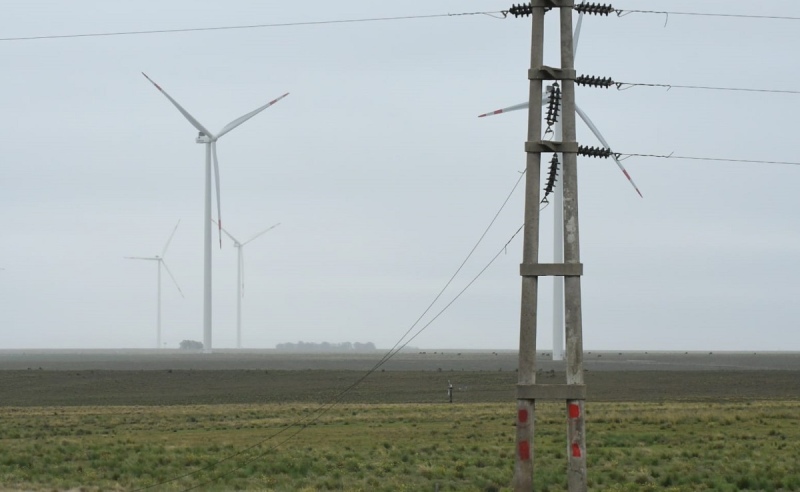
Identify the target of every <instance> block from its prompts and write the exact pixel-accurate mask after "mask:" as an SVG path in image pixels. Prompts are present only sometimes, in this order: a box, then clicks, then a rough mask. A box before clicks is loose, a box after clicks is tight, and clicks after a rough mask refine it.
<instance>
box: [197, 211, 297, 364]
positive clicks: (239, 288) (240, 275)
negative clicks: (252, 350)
mask: <svg viewBox="0 0 800 492" xmlns="http://www.w3.org/2000/svg"><path fill="white" fill-rule="evenodd" d="M213 222H214V223H215V224H218V223H217V221H216V220H214V221H213ZM279 225H281V224H280V222H278V223H277V224H275V225H274V226H271V227H268V228H267V229H264V230H263V231H261V232H259V233H258V234H256V235H255V236H253V237H251V238H250V239H248V240H247V241H245V242H241V241H239V240H238V239H236V238H235V237H233V235H232V234H231V233H230V232H228V231H227V230H226V229H225V228H224V227H223V228H222V232H224V233H225V234H226V235H227V236H228V237H229V238H231V240H232V241H233V247H234V248H236V249H237V250H238V257H239V258H238V262H237V265H238V266H237V267H236V348H242V298H243V297H244V252H243V251H242V249H243V248H244V247H245V245H246V244H248V243H251V242H253V241H255V240H256V239H257V238H259V237H261V236H263V235H264V234H266V233H267V232H269V231H271V230H272V229H275V228H276V227H278V226H279Z"/></svg>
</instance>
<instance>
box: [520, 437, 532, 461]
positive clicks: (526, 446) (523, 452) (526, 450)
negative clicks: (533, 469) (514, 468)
mask: <svg viewBox="0 0 800 492" xmlns="http://www.w3.org/2000/svg"><path fill="white" fill-rule="evenodd" d="M519 459H521V460H523V461H528V460H529V459H531V445H530V443H529V442H528V441H520V443H519Z"/></svg>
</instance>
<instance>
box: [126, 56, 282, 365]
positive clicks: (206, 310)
mask: <svg viewBox="0 0 800 492" xmlns="http://www.w3.org/2000/svg"><path fill="white" fill-rule="evenodd" d="M142 75H144V76H145V78H146V79H147V80H149V81H150V83H152V84H153V85H154V86H155V87H156V89H158V90H159V91H161V93H162V94H164V96H165V97H166V98H167V99H169V102H171V103H172V104H173V105H174V106H175V107H176V108H177V109H178V111H180V112H181V114H182V115H183V116H184V117H185V118H186V119H187V120H189V123H191V124H192V126H193V127H195V128H197V130H198V131H199V132H200V134H199V135H198V136H197V139H196V140H195V141H196V142H197V143H201V144H205V146H206V168H205V171H206V173H205V174H206V182H205V219H204V221H203V223H204V224H205V240H204V254H203V351H204V352H206V353H210V352H211V158H212V156H213V158H214V182H215V183H216V192H217V220H218V221H219V229H220V238H219V244H220V247H222V232H221V231H222V214H221V206H220V203H219V161H218V160H217V140H219V138H220V137H222V136H223V135H225V134H226V133H228V132H230V131H231V130H233V129H234V128H236V127H237V126H239V125H241V124H242V123H244V122H245V121H247V120H249V119H250V118H252V117H253V116H255V115H257V114H258V113H260V112H262V111H264V110H265V109H267V108H268V107H270V106H272V105H273V104H275V103H276V102H278V101H280V100H281V99H283V98H284V97H286V96H288V95H289V93H288V92H287V93H286V94H284V95H282V96H280V97H279V98H277V99H273V100H272V101H270V102H268V103H267V104H265V105H263V106H261V107H260V108H257V109H255V110H253V111H251V112H249V113H247V114H246V115H244V116H240V117H239V118H236V119H235V120H233V121H231V122H230V123H228V124H227V125H225V126H224V127H223V128H222V130H220V131H219V132H218V133H217V134H216V135H214V134H213V133H211V132H210V131H208V130H207V129H206V127H204V126H203V125H202V124H200V122H199V121H197V119H195V117H194V116H192V115H191V114H189V113H188V112H187V111H186V110H185V109H183V107H182V106H181V105H180V104H178V102H177V101H176V100H175V99H172V97H170V95H169V94H167V93H166V92H165V91H164V89H162V88H161V87H159V85H158V84H156V83H155V82H153V80H152V79H150V77H148V76H147V74H145V73H144V72H142Z"/></svg>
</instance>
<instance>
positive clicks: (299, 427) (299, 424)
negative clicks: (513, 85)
mask: <svg viewBox="0 0 800 492" xmlns="http://www.w3.org/2000/svg"><path fill="white" fill-rule="evenodd" d="M524 176H525V171H523V172H521V173H520V176H519V178H517V181H516V182H515V183H514V186H513V187H512V188H511V191H510V192H509V193H508V195H507V196H506V198H505V200H503V203H502V204H501V205H500V208H499V210H498V211H497V213H495V215H494V216H493V217H492V220H491V221H490V222H489V225H488V226H487V227H486V229H485V230H484V231H483V233H482V234H481V236H480V237H479V238H478V240H477V242H476V243H475V245H474V246H473V247H472V249H471V250H470V252H469V253H468V254H467V256H466V258H465V259H464V261H462V262H461V264H460V265H459V266H458V268H457V269H456V271H455V273H453V275H452V276H451V277H450V279H449V280H448V281H447V283H446V284H445V285H444V287H442V289H441V290H440V291H439V293H438V294H437V295H436V296H435V297H434V299H433V301H431V303H430V304H429V305H428V307H427V308H425V310H424V311H423V313H422V314H421V315H420V316H419V317H418V318H417V320H416V321H414V323H413V324H412V325H411V327H410V328H409V329H408V330H406V332H405V333H404V334H403V336H401V337H400V339H399V340H398V341H397V342H396V343H395V344H394V345H393V346H392V348H390V349H389V350H388V351H387V352H386V354H384V356H383V357H382V358H381V359H380V360H379V361H378V362H377V363H376V364H375V365H374V366H373V367H372V368H371V369H369V370H368V371H367V372H365V373H364V374H362V375H361V377H359V378H358V379H357V380H356V381H355V382H353V383H352V384H350V385H349V386H348V387H346V388H345V389H344V390H342V391H340V392H339V393H338V394H337V395H336V396H334V397H333V398H332V399H330V400H329V401H328V402H326V403H323V404H321V405H320V406H319V407H317V410H316V411H315V413H314V414H312V415H310V416H308V417H304V418H302V419H298V420H295V421H294V422H292V423H290V424H289V425H287V426H285V427H283V428H281V429H280V430H279V431H277V432H275V433H273V434H271V435H269V436H267V437H265V438H264V439H262V440H260V441H258V442H257V443H255V444H252V445H250V446H247V447H245V448H244V449H242V450H240V451H237V452H235V453H233V454H230V455H228V456H226V457H224V458H222V459H219V460H217V461H215V462H213V463H210V464H208V465H206V466H203V467H201V468H198V469H196V470H193V471H191V472H187V473H184V474H182V475H178V476H175V477H172V478H170V479H167V480H163V481H161V482H157V483H153V484H151V485H148V486H145V487H140V488H137V489H134V492H136V491H141V490H147V489H151V488H153V487H157V486H159V485H165V484H168V483H171V482H175V481H177V480H180V479H182V478H186V477H189V476H192V475H195V474H197V473H199V472H201V471H205V470H210V469H211V468H214V467H215V466H217V465H219V464H221V463H224V462H226V461H229V460H231V459H233V458H235V457H237V456H241V455H243V454H245V453H247V452H248V451H251V450H254V449H256V448H258V447H260V446H261V445H263V444H264V443H266V442H268V441H270V440H271V439H274V438H276V437H278V436H280V435H281V434H283V433H284V432H287V431H289V430H290V429H292V428H296V430H295V431H294V432H293V433H291V434H289V435H288V436H287V437H286V438H285V439H284V440H282V441H280V442H278V443H276V444H274V445H273V446H270V447H269V448H268V449H267V450H265V451H264V452H263V453H261V454H258V455H257V456H255V457H254V458H251V459H248V460H246V461H245V462H244V463H242V464H240V465H239V466H237V467H235V468H233V469H231V470H228V471H227V472H224V473H220V474H219V475H217V476H215V477H213V478H212V479H210V480H209V481H206V482H203V483H200V484H197V485H195V486H193V487H190V488H188V489H184V490H194V489H196V488H198V487H202V486H204V485H208V484H210V483H213V482H215V481H216V480H218V479H219V478H221V477H224V476H225V475H228V474H230V473H232V472H233V471H236V470H238V469H241V468H242V467H244V466H246V465H248V464H249V463H251V462H253V461H255V460H256V459H259V458H261V457H263V456H264V455H265V454H266V453H268V452H269V451H271V450H273V449H275V448H277V447H279V446H281V445H282V444H284V443H286V442H288V441H289V440H291V439H292V438H293V437H294V436H296V435H297V434H299V433H300V432H302V431H303V429H305V428H306V427H307V426H308V425H310V424H312V423H314V422H316V421H317V420H319V419H320V418H321V417H322V416H323V415H324V414H325V413H327V412H328V411H329V410H330V409H331V408H333V407H334V406H336V405H337V404H338V403H339V402H340V401H341V400H342V398H343V397H344V396H345V395H346V394H347V393H348V392H350V391H351V390H353V389H354V388H355V387H356V386H358V385H359V384H361V383H362V382H363V381H364V380H365V379H366V378H367V377H369V376H370V375H372V374H373V373H374V372H375V371H377V370H378V369H379V368H380V367H381V366H382V365H384V364H385V363H386V362H388V361H389V360H390V359H391V358H392V357H394V356H395V355H397V354H398V353H399V352H400V351H401V350H402V349H404V348H405V347H406V346H407V345H408V344H409V343H411V341H412V340H414V339H415V338H416V337H417V336H419V335H420V334H421V333H422V332H423V331H424V330H425V329H426V328H428V326H430V325H431V324H432V323H433V322H434V321H436V319H438V318H439V317H440V316H441V315H442V314H443V313H444V312H445V311H446V310H447V309H449V308H450V306H451V305H452V304H453V303H455V301H456V300H457V299H458V298H459V297H461V295H462V294H464V292H466V290H467V289H468V288H469V287H471V286H472V284H473V283H474V282H475V281H476V280H478V278H479V277H480V276H481V275H483V273H484V272H485V271H486V270H487V269H488V268H489V267H490V266H491V265H492V264H493V263H494V261H495V260H496V259H497V258H498V257H499V256H500V254H501V253H502V252H504V251H505V250H506V248H507V247H508V245H509V244H510V243H511V241H513V240H514V238H515V237H516V236H517V234H519V232H520V231H521V230H522V227H520V228H519V229H518V230H517V232H515V233H514V234H513V235H512V236H511V238H510V239H509V240H508V241H507V242H506V244H505V245H504V246H503V249H501V250H500V252H498V253H497V254H496V255H495V256H494V258H492V260H491V261H490V262H489V263H488V264H487V265H486V266H485V267H484V268H483V269H482V270H481V271H480V272H479V273H478V274H477V275H476V276H475V277H473V279H472V280H471V281H470V282H469V283H468V284H467V285H466V286H465V287H464V288H463V289H461V291H460V292H459V293H458V294H456V296H455V297H454V298H453V299H452V300H451V301H450V302H449V303H447V305H445V306H444V307H443V308H442V309H441V310H440V311H439V312H438V313H437V314H436V315H435V316H434V317H433V318H432V319H431V320H430V321H428V322H427V323H426V324H425V325H424V326H422V328H420V329H419V330H418V331H417V332H416V333H415V334H414V335H413V336H412V337H411V338H409V339H408V340H406V341H405V342H403V340H404V339H405V338H406V337H407V336H408V335H409V333H411V332H412V331H413V330H414V328H415V327H416V326H417V325H418V324H419V323H420V321H421V320H422V318H423V317H424V316H425V315H426V314H427V313H428V312H429V311H430V310H431V308H433V306H434V304H436V302H437V301H438V300H439V298H440V297H441V296H442V294H444V292H445V290H447V288H448V287H449V286H450V284H451V283H452V282H453V280H455V278H456V276H457V275H458V274H459V272H461V270H462V269H463V268H464V265H465V264H466V263H467V261H468V260H469V259H470V258H471V257H472V255H473V253H475V250H476V249H477V248H478V246H479V245H480V244H481V243H482V242H483V239H484V238H485V237H486V234H487V233H488V232H489V229H491V227H492V226H493V225H494V223H495V222H496V221H497V218H498V216H499V215H500V213H501V212H502V211H503V209H505V207H506V205H507V204H508V202H509V200H510V199H511V196H512V195H513V194H514V191H516V189H517V187H518V186H519V184H520V182H521V181H522V178H523V177H524Z"/></svg>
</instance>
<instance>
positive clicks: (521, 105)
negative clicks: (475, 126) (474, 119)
mask: <svg viewBox="0 0 800 492" xmlns="http://www.w3.org/2000/svg"><path fill="white" fill-rule="evenodd" d="M547 102H548V97H547V94H545V95H543V96H542V106H546V105H547ZM530 105H531V104H530V103H526V102H525V103H519V104H515V105H513V106H509V107H507V108H503V109H497V110H495V111H492V112H491V113H484V114H482V115H478V118H483V117H484V116H494V115H496V114H502V113H510V112H511V111H517V110H518V109H528V108H529V107H530Z"/></svg>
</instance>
